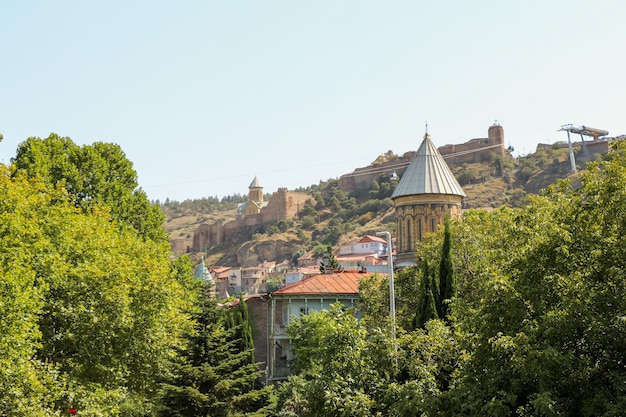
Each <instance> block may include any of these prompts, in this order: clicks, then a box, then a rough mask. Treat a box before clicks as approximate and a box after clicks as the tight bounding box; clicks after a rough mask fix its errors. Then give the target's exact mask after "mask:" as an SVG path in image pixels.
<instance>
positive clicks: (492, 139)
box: [338, 124, 506, 193]
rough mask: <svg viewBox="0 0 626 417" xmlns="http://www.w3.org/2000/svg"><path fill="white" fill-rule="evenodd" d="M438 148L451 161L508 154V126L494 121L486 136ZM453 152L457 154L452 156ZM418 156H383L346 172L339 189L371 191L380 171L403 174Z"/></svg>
mask: <svg viewBox="0 0 626 417" xmlns="http://www.w3.org/2000/svg"><path fill="white" fill-rule="evenodd" d="M483 148H487V149H483ZM437 150H438V151H439V153H440V154H441V155H442V156H443V157H444V158H445V160H446V162H448V163H451V162H453V163H463V162H481V161H485V160H488V159H489V157H490V153H495V154H496V155H499V156H504V155H505V153H506V151H505V149H504V129H503V128H502V126H500V125H499V124H494V125H492V126H490V127H489V129H488V131H487V137H486V138H478V139H471V140H469V141H467V142H465V143H461V144H459V145H444V146H441V147H439V148H437ZM452 154H457V155H456V156H448V155H452ZM414 155H415V151H410V152H406V153H405V154H404V155H402V156H401V157H399V158H383V157H379V158H378V159H377V160H376V162H374V163H373V164H371V165H370V166H367V167H363V168H357V169H355V170H354V171H353V172H351V173H350V174H345V175H342V176H341V177H340V178H339V185H338V186H339V189H340V190H342V191H344V192H346V193H351V192H354V191H358V190H367V189H369V187H370V186H371V185H372V181H374V180H375V179H376V178H378V176H379V175H380V174H386V175H390V174H391V173H392V172H394V171H395V172H396V174H397V175H398V176H399V177H401V176H402V174H403V173H404V171H405V170H406V167H407V166H408V164H409V163H410V162H411V159H413V156H414ZM381 158H382V161H381Z"/></svg>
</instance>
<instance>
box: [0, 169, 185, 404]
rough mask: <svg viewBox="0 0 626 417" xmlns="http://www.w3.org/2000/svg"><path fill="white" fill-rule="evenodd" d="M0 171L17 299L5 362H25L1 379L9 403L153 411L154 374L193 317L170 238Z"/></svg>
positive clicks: (9, 285) (6, 280)
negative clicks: (144, 233) (146, 234)
mask: <svg viewBox="0 0 626 417" xmlns="http://www.w3.org/2000/svg"><path fill="white" fill-rule="evenodd" d="M2 171H3V175H0V187H1V188H2V191H3V199H2V201H1V202H0V216H1V217H2V224H3V228H2V231H1V232H0V233H1V234H2V239H0V240H1V242H2V245H5V246H4V247H3V248H2V253H3V263H2V268H3V269H2V270H1V276H2V278H1V281H0V288H2V291H3V294H6V295H7V296H8V295H10V296H11V299H13V300H15V301H17V302H19V306H18V305H14V304H13V302H7V301H5V299H4V297H3V301H2V302H1V303H0V306H2V307H0V308H2V309H3V310H4V311H2V319H0V323H1V324H0V327H3V326H4V329H3V330H5V331H6V333H4V332H3V336H2V340H3V341H4V342H6V344H7V346H11V347H7V348H6V349H2V351H3V354H0V360H4V361H12V362H14V364H15V366H19V368H18V369H16V370H11V367H9V366H8V367H7V368H5V369H6V370H7V372H6V373H5V374H3V376H2V377H1V378H0V379H1V381H0V385H3V384H4V383H7V384H11V385H12V387H13V388H11V389H8V390H3V392H4V394H5V395H3V396H2V399H1V400H0V404H2V401H5V404H3V405H2V407H4V406H5V405H6V407H14V408H13V410H20V409H23V410H30V411H28V412H26V411H25V413H26V414H29V415H45V414H48V415H51V414H54V413H55V411H54V410H55V409H56V410H57V411H58V409H59V408H63V407H67V404H68V403H73V404H74V405H75V406H76V407H77V408H78V409H79V410H81V413H83V414H86V415H89V414H90V413H96V412H99V411H97V410H105V411H102V412H104V413H106V414H107V415H118V414H119V413H122V412H125V413H126V415H139V414H143V413H145V412H149V410H150V409H152V408H153V407H154V402H153V400H154V390H155V388H156V381H155V375H158V374H159V373H162V372H164V371H165V369H166V366H167V363H168V361H167V360H166V359H167V358H168V357H169V356H170V355H171V353H172V347H173V346H176V345H179V344H180V342H181V339H180V332H181V331H182V330H184V329H185V327H186V326H187V319H186V316H185V314H183V313H182V309H183V308H184V306H185V304H186V300H187V299H188V297H187V295H186V290H185V286H184V285H183V284H182V283H181V281H180V280H178V279H176V278H175V277H174V272H173V269H172V268H171V263H170V260H169V255H170V253H169V248H168V246H167V244H166V243H164V242H163V243H160V242H154V241H145V240H144V239H142V238H141V237H139V236H138V235H137V234H136V233H134V232H132V231H130V230H128V229H127V228H122V229H120V228H118V227H117V226H116V225H115V224H113V223H111V222H110V217H109V215H108V213H106V212H104V211H102V210H99V209H95V210H93V211H91V212H89V213H84V212H83V211H82V210H80V209H78V208H76V207H74V206H73V205H71V204H70V203H69V201H68V198H67V191H66V190H65V189H64V188H61V187H58V188H55V189H53V188H51V186H50V185H48V184H45V183H44V182H42V181H41V180H40V179H37V178H28V177H26V175H25V174H24V173H15V175H12V176H10V175H8V174H9V171H8V169H7V168H6V167H4V166H2ZM18 307H19V309H20V310H16V309H17V308H18ZM4 320H8V321H4ZM4 342H3V343H4ZM20 346H21V347H20ZM15 349H18V350H15ZM18 352H19V355H20V359H19V360H11V358H12V357H13V356H14V355H16V354H18ZM2 355H5V356H4V357H3V356H2ZM6 364H7V365H8V362H7V363H6ZM15 378H19V380H21V381H22V383H21V384H20V383H17V381H16V380H15ZM55 384H56V385H55ZM57 385H59V386H57ZM12 398H13V399H15V401H17V403H15V401H13V399H12ZM18 399H19V401H18ZM34 404H38V405H37V406H36V407H35V406H34ZM51 407H54V408H52V409H51ZM127 410H131V411H128V412H126V411H127ZM7 415H11V413H10V412H9V413H7ZM18 415H19V413H18Z"/></svg>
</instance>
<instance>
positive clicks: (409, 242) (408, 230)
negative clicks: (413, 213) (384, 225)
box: [406, 217, 413, 251]
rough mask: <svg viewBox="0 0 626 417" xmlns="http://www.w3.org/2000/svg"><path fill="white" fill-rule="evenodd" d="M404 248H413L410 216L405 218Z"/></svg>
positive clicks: (409, 249)
mask: <svg viewBox="0 0 626 417" xmlns="http://www.w3.org/2000/svg"><path fill="white" fill-rule="evenodd" d="M406 243H407V245H406V250H408V251H412V250H413V222H412V219H411V218H410V217H408V218H407V219H406Z"/></svg>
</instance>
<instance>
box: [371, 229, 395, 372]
mask: <svg viewBox="0 0 626 417" xmlns="http://www.w3.org/2000/svg"><path fill="white" fill-rule="evenodd" d="M376 236H385V237H386V238H387V265H389V317H390V318H391V336H392V338H393V347H394V350H396V349H397V346H396V295H395V291H394V288H393V287H394V285H393V254H392V252H393V247H392V246H391V234H390V233H389V232H386V231H385V232H376ZM397 366H398V357H397V356H396V367H397Z"/></svg>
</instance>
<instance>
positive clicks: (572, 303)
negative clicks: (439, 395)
mask: <svg viewBox="0 0 626 417" xmlns="http://www.w3.org/2000/svg"><path fill="white" fill-rule="evenodd" d="M625 151H626V147H625V145H624V144H620V145H618V148H617V149H616V151H615V152H612V153H610V154H608V155H607V158H606V159H605V160H603V161H599V162H593V163H591V164H589V165H588V167H587V168H588V169H587V170H586V171H585V172H582V173H581V174H580V176H579V181H580V185H575V184H572V183H569V182H562V183H560V184H558V185H556V186H553V187H551V188H550V189H548V190H547V191H546V192H545V194H544V195H543V196H540V197H534V198H531V199H530V200H529V205H528V206H526V207H525V208H524V209H522V210H519V211H514V212H506V211H496V212H494V213H492V214H486V215H484V216H481V217H482V222H481V224H482V226H483V230H481V228H475V229H474V231H475V232H476V233H475V234H474V235H473V236H472V238H471V240H472V241H473V246H472V247H471V248H470V247H469V246H467V247H465V248H464V249H463V252H465V253H466V254H467V255H470V252H472V251H473V252H474V254H473V255H471V257H472V258H474V259H477V258H478V256H479V255H480V254H483V255H485V257H486V259H485V260H484V261H483V262H482V264H481V263H479V262H473V260H472V262H471V265H472V268H471V269H467V270H464V268H461V269H460V271H463V272H462V273H463V274H468V273H470V272H471V273H472V274H473V275H474V276H475V277H481V282H479V283H474V284H473V285H475V287H474V289H475V290H474V291H472V292H473V294H472V295H471V296H469V294H467V293H465V291H466V288H463V286H464V285H463V286H462V285H459V298H458V301H459V306H458V308H459V312H458V314H457V316H456V317H457V326H458V328H459V330H460V332H459V334H460V335H462V338H461V343H462V344H463V347H464V348H465V349H467V351H468V352H469V353H470V354H469V355H468V356H467V357H465V358H464V360H463V364H462V366H461V368H460V369H461V370H462V371H461V372H459V374H458V377H457V381H456V382H455V384H454V389H452V390H451V391H450V393H449V394H450V398H453V399H454V401H453V402H452V404H454V410H456V411H457V412H459V413H460V412H461V410H464V411H463V412H464V413H465V414H470V415H514V414H515V415H542V416H552V415H568V416H574V415H575V416H592V415H593V416H613V415H620V414H621V413H622V412H623V411H622V410H623V409H624V407H625V406H626V391H625V390H624V388H623V387H624V383H626V371H625V370H624V367H623V365H622V360H623V359H622V358H623V354H624V353H623V352H624V351H626V350H625V348H626V345H625V343H624V338H623V336H622V335H623V332H624V330H625V327H624V320H623V319H622V317H623V316H624V312H625V311H626V302H625V301H624V300H625V299H626V298H625V296H626V288H625V287H624V285H623V282H624V278H625V277H624V272H623V271H624V270H626V265H625V264H624V259H626V258H625V255H626V253H625V250H624V247H625V245H626V240H625V239H626V238H625V235H626V223H624V221H623V219H624V216H625V215H626V191H625V190H626V156H625V155H626V153H625ZM473 217H474V219H475V218H476V217H475V216H473ZM465 220H466V218H465V217H464V225H463V227H467V226H468V225H467V224H465ZM472 221H473V220H472ZM473 226H478V223H475V224H473V225H472V227H473ZM494 231H497V236H493V233H494ZM488 234H491V235H488ZM464 239H465V237H464ZM468 241H469V239H468ZM479 242H480V243H486V242H491V243H490V244H489V245H488V246H483V245H482V244H477V243H479ZM455 247H456V248H459V246H455ZM503 248H504V249H503ZM512 249H514V250H512ZM501 251H502V252H501ZM490 252H493V253H490ZM494 254H501V255H504V256H501V257H493V255H494ZM460 284H461V283H460ZM466 294H467V295H466ZM453 317H454V315H453Z"/></svg>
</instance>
